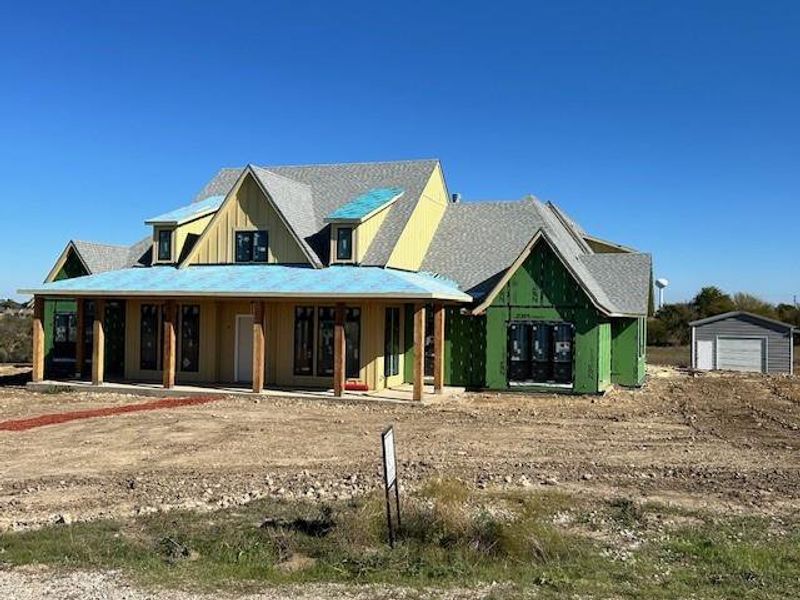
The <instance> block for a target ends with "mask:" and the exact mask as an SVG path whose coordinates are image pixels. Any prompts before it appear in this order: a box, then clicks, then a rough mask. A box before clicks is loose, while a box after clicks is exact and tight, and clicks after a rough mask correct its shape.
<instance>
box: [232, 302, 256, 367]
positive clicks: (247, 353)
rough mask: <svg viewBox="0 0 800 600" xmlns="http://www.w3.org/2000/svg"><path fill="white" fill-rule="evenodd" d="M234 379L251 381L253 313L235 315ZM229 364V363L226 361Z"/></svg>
mask: <svg viewBox="0 0 800 600" xmlns="http://www.w3.org/2000/svg"><path fill="white" fill-rule="evenodd" d="M235 362H236V365H235V368H236V381H237V382H239V383H250V382H252V381H253V315H236V361H235ZM228 364H230V363H228Z"/></svg>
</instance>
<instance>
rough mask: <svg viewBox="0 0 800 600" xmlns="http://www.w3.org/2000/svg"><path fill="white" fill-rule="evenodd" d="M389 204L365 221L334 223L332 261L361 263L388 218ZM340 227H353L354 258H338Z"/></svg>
mask: <svg viewBox="0 0 800 600" xmlns="http://www.w3.org/2000/svg"><path fill="white" fill-rule="evenodd" d="M390 207H391V206H387V207H386V208H384V209H383V210H381V211H379V212H377V213H375V214H374V215H372V216H371V217H369V218H368V219H367V220H366V221H364V222H363V223H341V224H338V223H334V224H332V225H331V227H330V232H331V254H330V256H331V263H335V262H344V263H357V264H358V263H361V262H362V261H363V260H364V257H365V256H366V255H367V250H369V247H370V246H371V245H372V242H373V241H374V240H375V236H376V235H378V231H379V230H380V228H381V225H383V222H384V221H385V220H386V216H387V215H388V214H389V208H390ZM339 227H352V229H353V260H348V261H337V260H336V230H337V229H338V228H339Z"/></svg>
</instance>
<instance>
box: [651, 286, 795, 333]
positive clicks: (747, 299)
mask: <svg viewBox="0 0 800 600" xmlns="http://www.w3.org/2000/svg"><path fill="white" fill-rule="evenodd" d="M732 310H744V311H747V312H751V313H755V314H757V315H762V316H764V317H768V318H770V319H777V320H778V321H783V322H784V323H789V324H793V325H795V326H796V327H798V328H800V308H798V307H797V306H795V305H794V304H770V303H769V302H766V301H765V300H762V299H761V298H759V297H758V296H754V295H753V294H747V293H744V292H738V293H736V294H733V295H732V296H731V295H729V294H726V293H725V292H723V291H722V290H721V289H719V288H718V287H716V286H713V285H712V286H708V287H704V288H703V289H701V290H700V291H699V292H698V293H697V295H696V296H695V297H694V298H693V299H692V300H691V301H689V302H676V303H674V304H665V305H664V306H663V307H662V308H660V309H659V310H658V312H656V314H655V316H653V317H652V318H651V319H650V320H649V322H648V329H647V343H648V344H649V345H651V346H685V345H687V344H689V341H690V340H691V337H692V333H691V330H690V328H689V323H690V322H692V321H695V320H697V319H705V318H706V317H711V316H714V315H718V314H721V313H725V312H730V311H732Z"/></svg>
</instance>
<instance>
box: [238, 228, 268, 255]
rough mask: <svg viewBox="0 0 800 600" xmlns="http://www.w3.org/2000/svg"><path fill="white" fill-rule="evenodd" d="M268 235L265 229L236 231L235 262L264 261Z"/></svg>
mask: <svg viewBox="0 0 800 600" xmlns="http://www.w3.org/2000/svg"><path fill="white" fill-rule="evenodd" d="M268 245H269V237H268V236H267V232H266V231H237V232H236V262H237V263H265V262H267V247H268Z"/></svg>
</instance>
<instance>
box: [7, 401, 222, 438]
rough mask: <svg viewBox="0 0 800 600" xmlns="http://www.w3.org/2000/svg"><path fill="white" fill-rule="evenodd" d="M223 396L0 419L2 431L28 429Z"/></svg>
mask: <svg viewBox="0 0 800 600" xmlns="http://www.w3.org/2000/svg"><path fill="white" fill-rule="evenodd" d="M221 399H222V397H221V396H219V397H213V396H195V397H191V398H164V399H162V400H154V401H152V402H142V403H139V404H125V405H124V406H109V407H106V408H95V409H90V410H76V411H72V412H64V413H51V414H48V415H39V416H38V417H31V418H28V419H13V420H10V421H0V431H26V430H28V429H33V428H35V427H44V426H45V425H58V424H59V423H67V422H69V421H77V420H80V419H93V418H94V417H110V416H113V415H121V414H126V413H134V412H141V411H146V410H160V409H162V408H179V407H181V406H195V405H197V404H206V403H208V402H214V401H216V400H221Z"/></svg>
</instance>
